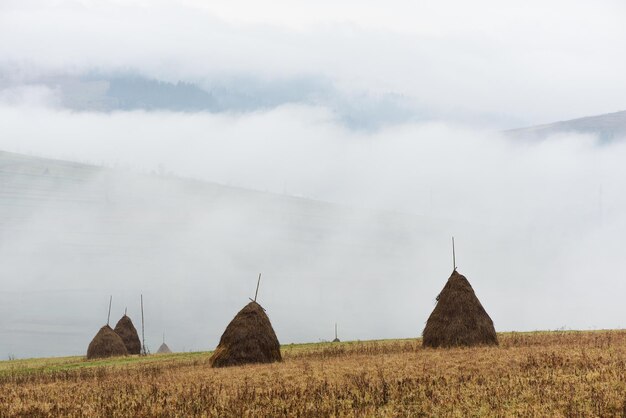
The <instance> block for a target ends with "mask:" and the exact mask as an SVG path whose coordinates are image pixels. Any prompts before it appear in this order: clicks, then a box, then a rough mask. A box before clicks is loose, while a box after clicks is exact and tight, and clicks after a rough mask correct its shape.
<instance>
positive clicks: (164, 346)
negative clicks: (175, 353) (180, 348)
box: [156, 343, 172, 354]
mask: <svg viewBox="0 0 626 418" xmlns="http://www.w3.org/2000/svg"><path fill="white" fill-rule="evenodd" d="M171 352H172V350H170V348H169V347H168V346H167V344H165V343H163V344H161V346H160V347H159V349H158V350H157V352H156V353H157V354H168V353H171Z"/></svg>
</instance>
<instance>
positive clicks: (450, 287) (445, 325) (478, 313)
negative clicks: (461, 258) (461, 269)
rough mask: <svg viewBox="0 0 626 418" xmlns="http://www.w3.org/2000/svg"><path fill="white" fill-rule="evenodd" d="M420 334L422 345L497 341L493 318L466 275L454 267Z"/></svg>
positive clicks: (457, 344) (459, 344)
mask: <svg viewBox="0 0 626 418" xmlns="http://www.w3.org/2000/svg"><path fill="white" fill-rule="evenodd" d="M422 336H423V340H422V344H423V346H424V347H456V346H474V345H497V344H498V337H497V336H496V330H495V328H494V326H493V321H492V320H491V318H490V317H489V315H488V314H487V312H486V311H485V309H484V308H483V306H482V305H481V303H480V301H479V300H478V298H477V297H476V294H475V293H474V289H472V286H471V285H470V283H469V282H468V281H467V279H466V278H465V276H463V275H461V274H459V273H458V272H457V271H456V270H454V271H453V272H452V275H451V276H450V278H449V279H448V282H447V283H446V285H445V286H444V288H443V290H442V291H441V293H440V294H439V296H437V306H435V309H434V310H433V312H432V313H431V314H430V317H429V318H428V321H426V327H425V328H424V332H423V333H422Z"/></svg>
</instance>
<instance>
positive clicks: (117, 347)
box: [87, 325, 128, 359]
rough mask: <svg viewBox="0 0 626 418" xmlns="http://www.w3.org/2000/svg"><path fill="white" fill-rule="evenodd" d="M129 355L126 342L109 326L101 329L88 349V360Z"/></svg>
mask: <svg viewBox="0 0 626 418" xmlns="http://www.w3.org/2000/svg"><path fill="white" fill-rule="evenodd" d="M127 354H128V351H127V350H126V346H125V345H124V341H122V338H120V336H119V335H117V334H116V333H115V331H113V330H112V329H111V327H110V326H108V325H105V326H103V327H102V328H100V331H98V333H97V334H96V336H95V337H93V340H91V342H90V343H89V347H88V348H87V358H88V359H93V358H102V357H114V356H125V355H127Z"/></svg>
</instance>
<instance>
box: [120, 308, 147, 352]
mask: <svg viewBox="0 0 626 418" xmlns="http://www.w3.org/2000/svg"><path fill="white" fill-rule="evenodd" d="M114 331H115V333H116V334H117V335H119V336H120V338H121V339H122V341H124V345H125V346H126V350H127V351H128V354H139V353H141V341H139V335H138V334H137V330H136V329H135V326H134V325H133V321H131V320H130V318H129V317H128V316H126V315H124V316H123V317H121V318H120V320H119V321H117V324H116V325H115V329H114Z"/></svg>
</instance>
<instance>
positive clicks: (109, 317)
mask: <svg viewBox="0 0 626 418" xmlns="http://www.w3.org/2000/svg"><path fill="white" fill-rule="evenodd" d="M111 302H113V295H111V297H110V298H109V314H108V315H107V325H109V320H110V319H111Z"/></svg>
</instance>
